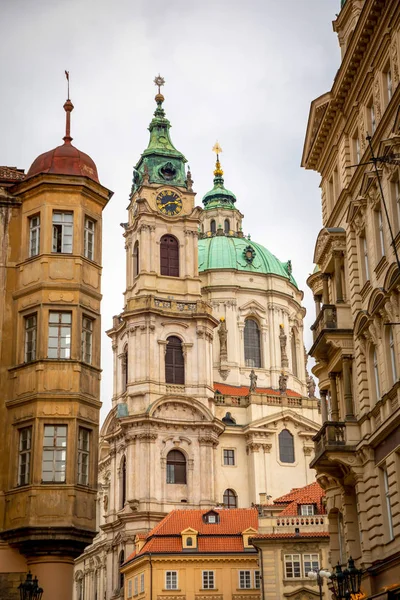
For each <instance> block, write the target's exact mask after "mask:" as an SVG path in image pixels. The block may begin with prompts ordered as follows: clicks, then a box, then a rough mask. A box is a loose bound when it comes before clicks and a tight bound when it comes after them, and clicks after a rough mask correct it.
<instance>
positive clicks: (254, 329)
mask: <svg viewBox="0 0 400 600" xmlns="http://www.w3.org/2000/svg"><path fill="white" fill-rule="evenodd" d="M244 362H245V365H246V367H255V368H256V369H259V368H260V367H261V348H260V329H259V327H258V324H257V321H255V320H254V319H246V322H245V324H244Z"/></svg>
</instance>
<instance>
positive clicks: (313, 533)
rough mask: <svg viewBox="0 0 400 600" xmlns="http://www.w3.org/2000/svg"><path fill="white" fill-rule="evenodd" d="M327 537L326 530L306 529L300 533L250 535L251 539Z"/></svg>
mask: <svg viewBox="0 0 400 600" xmlns="http://www.w3.org/2000/svg"><path fill="white" fill-rule="evenodd" d="M298 537H301V538H316V537H318V538H328V537H329V533H328V532H327V531H307V532H303V531H301V532H300V533H257V535H253V536H252V537H251V539H252V540H280V539H282V540H283V539H286V538H287V539H291V538H298Z"/></svg>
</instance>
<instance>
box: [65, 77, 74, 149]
mask: <svg viewBox="0 0 400 600" xmlns="http://www.w3.org/2000/svg"><path fill="white" fill-rule="evenodd" d="M65 77H66V79H67V82H68V90H67V96H68V97H67V100H66V102H65V104H64V110H65V113H66V115H65V136H64V137H63V140H64V143H65V144H70V143H71V142H72V139H73V138H72V137H71V112H72V111H73V110H74V105H73V104H72V102H71V100H70V99H69V71H65Z"/></svg>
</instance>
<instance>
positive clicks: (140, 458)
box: [74, 78, 321, 600]
mask: <svg viewBox="0 0 400 600" xmlns="http://www.w3.org/2000/svg"><path fill="white" fill-rule="evenodd" d="M156 83H157V81H156ZM158 83H161V84H162V83H163V81H162V79H161V78H160V80H158ZM155 100H156V104H157V107H156V110H155V113H154V117H153V119H152V121H151V123H150V126H149V131H150V141H149V145H148V148H147V149H146V150H145V151H144V152H143V154H142V156H141V157H140V160H139V162H138V163H137V165H136V167H135V169H134V177H133V185H132V190H131V195H130V203H129V206H128V221H127V222H126V223H124V224H123V228H124V233H123V236H124V238H125V248H126V289H125V292H124V309H123V311H122V313H121V314H119V315H117V316H115V317H114V319H113V323H112V327H111V329H109V330H108V332H107V333H108V335H109V337H110V339H111V343H112V348H113V361H114V388H113V398H112V409H111V410H110V412H109V414H108V416H107V418H106V420H105V422H104V424H103V426H102V430H101V432H100V447H99V461H100V462H99V480H98V499H97V519H98V529H99V533H98V535H97V537H96V538H95V539H94V541H93V543H92V544H91V545H90V546H88V547H87V548H86V550H85V552H84V553H83V554H82V555H81V556H80V557H79V558H78V559H77V560H76V563H75V586H74V590H75V591H74V593H75V598H76V600H95V599H96V600H100V598H101V599H103V598H106V599H107V600H110V599H111V598H120V597H121V598H122V597H123V580H122V579H121V575H120V566H121V565H122V564H123V562H124V561H125V559H126V558H127V557H128V556H129V555H130V553H131V552H132V551H133V550H134V547H135V538H136V536H137V535H139V537H140V534H143V533H146V532H148V531H149V530H150V529H151V528H153V527H154V526H155V525H156V524H157V523H158V522H159V521H160V520H161V519H162V518H163V517H164V516H165V515H166V514H167V513H168V512H170V511H171V510H173V509H176V508H185V507H187V508H201V509H207V508H211V507H220V508H226V509H229V508H235V507H238V508H246V507H250V506H252V505H253V504H267V503H269V501H270V500H271V499H274V498H276V497H278V496H281V495H282V494H284V493H286V492H288V491H289V489H290V488H292V487H301V486H304V485H306V484H308V483H311V482H312V481H313V479H314V476H313V473H312V471H311V470H309V463H310V461H311V459H312V458H313V451H314V450H313V442H312V437H313V436H314V435H315V434H316V433H317V431H318V430H319V428H320V424H321V419H320V411H319V405H318V400H317V399H316V398H315V394H314V392H315V385H314V383H313V380H312V378H310V377H309V376H308V374H307V371H306V355H305V351H304V345H303V318H304V315H305V309H304V308H303V307H302V305H301V301H302V297H303V294H302V292H301V291H300V290H299V288H298V286H297V284H296V281H295V279H294V278H293V275H292V270H291V263H290V261H288V262H286V263H282V262H281V261H279V260H278V259H277V258H276V257H275V256H273V255H272V254H271V253H270V252H269V251H268V250H267V249H266V248H264V247H263V246H262V245H260V244H258V243H255V242H253V241H252V240H250V236H245V235H244V234H243V230H242V220H243V214H242V213H241V212H240V211H239V210H238V208H236V197H235V195H234V194H233V193H232V192H230V191H229V190H228V189H226V188H225V184H224V179H223V171H222V168H221V164H220V160H219V153H220V148H219V146H218V145H216V146H215V148H214V150H215V151H216V153H217V160H216V167H215V171H214V182H213V187H212V189H211V190H210V191H209V192H208V193H207V194H205V196H204V197H203V208H200V207H199V206H196V205H195V193H194V191H193V181H192V176H191V173H190V171H189V170H188V171H186V169H185V163H186V159H185V157H184V156H183V154H181V152H179V151H178V150H177V149H176V148H175V147H174V145H173V144H172V141H171V138H170V133H169V129H170V123H169V121H168V120H167V118H166V115H165V111H164V108H163V102H164V97H163V95H162V94H161V93H160V87H159V90H158V94H157V95H156V98H155Z"/></svg>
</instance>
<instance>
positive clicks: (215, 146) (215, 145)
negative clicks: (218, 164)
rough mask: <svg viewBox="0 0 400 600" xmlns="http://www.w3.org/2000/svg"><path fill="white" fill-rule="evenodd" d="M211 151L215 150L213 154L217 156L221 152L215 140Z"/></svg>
mask: <svg viewBox="0 0 400 600" xmlns="http://www.w3.org/2000/svg"><path fill="white" fill-rule="evenodd" d="M213 152H215V154H216V155H217V156H218V155H219V154H220V153H221V152H222V148H221V146H220V145H219V143H218V142H215V144H214V146H213Z"/></svg>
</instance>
